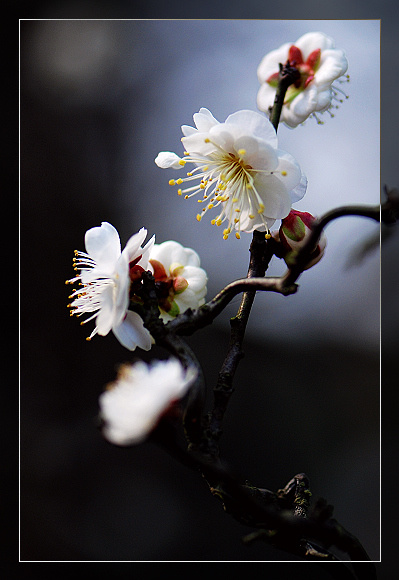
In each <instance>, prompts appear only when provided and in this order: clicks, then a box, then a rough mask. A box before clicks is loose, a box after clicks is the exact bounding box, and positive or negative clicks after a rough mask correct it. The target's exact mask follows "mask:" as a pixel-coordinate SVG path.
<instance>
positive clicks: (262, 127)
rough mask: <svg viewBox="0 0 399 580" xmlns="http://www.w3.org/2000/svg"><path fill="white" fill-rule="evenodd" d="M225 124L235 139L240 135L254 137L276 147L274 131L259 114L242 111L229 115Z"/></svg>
mask: <svg viewBox="0 0 399 580" xmlns="http://www.w3.org/2000/svg"><path fill="white" fill-rule="evenodd" d="M225 123H226V125H227V126H228V130H229V131H232V130H234V133H233V134H234V136H235V138H236V139H238V138H239V137H240V136H242V135H254V136H255V137H260V138H261V139H264V140H265V141H267V142H268V143H269V144H270V145H272V146H273V147H277V135H276V131H275V129H274V127H273V125H272V124H271V122H270V121H269V119H267V118H266V117H265V116H264V115H261V114H260V113H257V112H255V111H250V110H247V109H244V110H242V111H237V112H236V113H233V114H232V115H229V116H228V117H227V119H226V121H225Z"/></svg>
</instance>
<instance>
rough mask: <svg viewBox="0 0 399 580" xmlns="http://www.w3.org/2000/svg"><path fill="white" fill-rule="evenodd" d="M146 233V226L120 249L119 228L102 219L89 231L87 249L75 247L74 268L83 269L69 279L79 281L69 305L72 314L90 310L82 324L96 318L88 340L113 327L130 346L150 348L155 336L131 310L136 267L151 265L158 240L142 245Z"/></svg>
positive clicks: (74, 281) (124, 344)
mask: <svg viewBox="0 0 399 580" xmlns="http://www.w3.org/2000/svg"><path fill="white" fill-rule="evenodd" d="M146 236H147V230H146V229H144V228H141V230H140V231H139V232H137V233H136V234H134V235H133V236H132V237H131V238H130V239H129V241H128V242H127V244H126V247H125V248H124V250H123V251H121V243H120V239H119V234H118V232H117V231H116V229H115V228H114V227H113V226H112V225H111V224H109V223H108V222H102V224H101V226H98V227H94V228H91V229H90V230H88V231H87V232H86V234H85V247H86V252H79V251H77V250H75V258H74V269H75V270H76V271H78V270H80V273H79V274H78V275H77V276H75V278H72V279H71V280H67V284H74V283H76V282H77V283H78V284H79V286H80V287H79V288H77V289H76V290H75V291H74V292H73V293H72V294H71V296H70V297H69V298H72V299H73V300H72V302H71V303H70V304H69V307H70V308H71V315H73V314H75V315H76V316H81V315H84V314H90V317H89V318H86V319H85V320H83V321H82V322H81V324H85V323H86V322H88V321H89V320H92V319H93V318H95V322H96V326H95V328H94V330H93V332H92V333H91V334H90V336H89V337H88V338H87V340H90V339H91V338H92V337H93V336H94V335H95V334H97V333H98V334H99V335H101V336H105V335H107V334H108V333H109V332H110V330H112V332H113V333H114V334H115V336H116V337H117V339H118V340H119V342H120V343H121V344H122V345H123V346H125V347H126V348H128V349H129V350H134V349H135V348H136V347H137V346H138V347H140V348H142V349H143V350H149V349H150V348H151V344H152V338H151V335H150V333H149V332H148V330H147V329H146V328H145V327H144V325H143V320H142V319H141V317H140V316H139V315H138V314H137V313H136V312H133V311H131V310H128V304H129V290H130V284H131V276H132V273H134V272H135V271H136V269H137V268H138V269H140V268H142V269H144V270H146V269H147V268H148V259H149V254H150V251H151V248H152V246H153V245H154V242H155V237H154V236H153V237H152V238H151V239H150V241H149V242H147V244H146V245H145V246H144V247H142V244H143V242H144V240H145V238H146Z"/></svg>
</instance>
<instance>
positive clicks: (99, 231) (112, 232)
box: [85, 222, 121, 272]
mask: <svg viewBox="0 0 399 580" xmlns="http://www.w3.org/2000/svg"><path fill="white" fill-rule="evenodd" d="M85 246H86V251H87V253H88V254H89V256H91V257H92V258H93V259H94V260H95V261H96V265H97V267H98V268H99V269H101V270H103V271H105V272H112V271H113V268H114V266H115V263H116V261H117V260H118V258H119V256H120V254H121V243H120V239H119V234H118V232H117V231H116V229H115V228H114V227H113V226H112V225H111V224H109V223H108V222H102V224H101V226H98V227H95V228H91V229H90V230H88V231H87V232H86V235H85Z"/></svg>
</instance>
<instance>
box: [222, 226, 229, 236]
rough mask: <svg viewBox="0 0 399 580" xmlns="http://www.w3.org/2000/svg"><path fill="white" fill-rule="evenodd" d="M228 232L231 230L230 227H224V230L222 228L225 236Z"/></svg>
mask: <svg viewBox="0 0 399 580" xmlns="http://www.w3.org/2000/svg"><path fill="white" fill-rule="evenodd" d="M230 232H231V229H230V228H226V229H225V230H223V233H224V235H225V236H227V235H228V234H229V233H230Z"/></svg>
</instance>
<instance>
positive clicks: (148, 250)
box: [138, 234, 155, 270]
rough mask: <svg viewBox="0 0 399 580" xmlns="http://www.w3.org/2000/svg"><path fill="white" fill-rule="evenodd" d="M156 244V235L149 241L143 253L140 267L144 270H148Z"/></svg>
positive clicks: (139, 263)
mask: <svg viewBox="0 0 399 580" xmlns="http://www.w3.org/2000/svg"><path fill="white" fill-rule="evenodd" d="M154 244H155V234H154V235H153V236H152V238H150V239H149V240H148V242H147V243H146V245H145V246H144V247H143V249H142V252H141V259H140V260H139V262H138V265H139V266H141V267H142V268H144V270H148V267H149V264H148V261H149V259H150V255H151V252H152V248H153V246H154Z"/></svg>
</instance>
